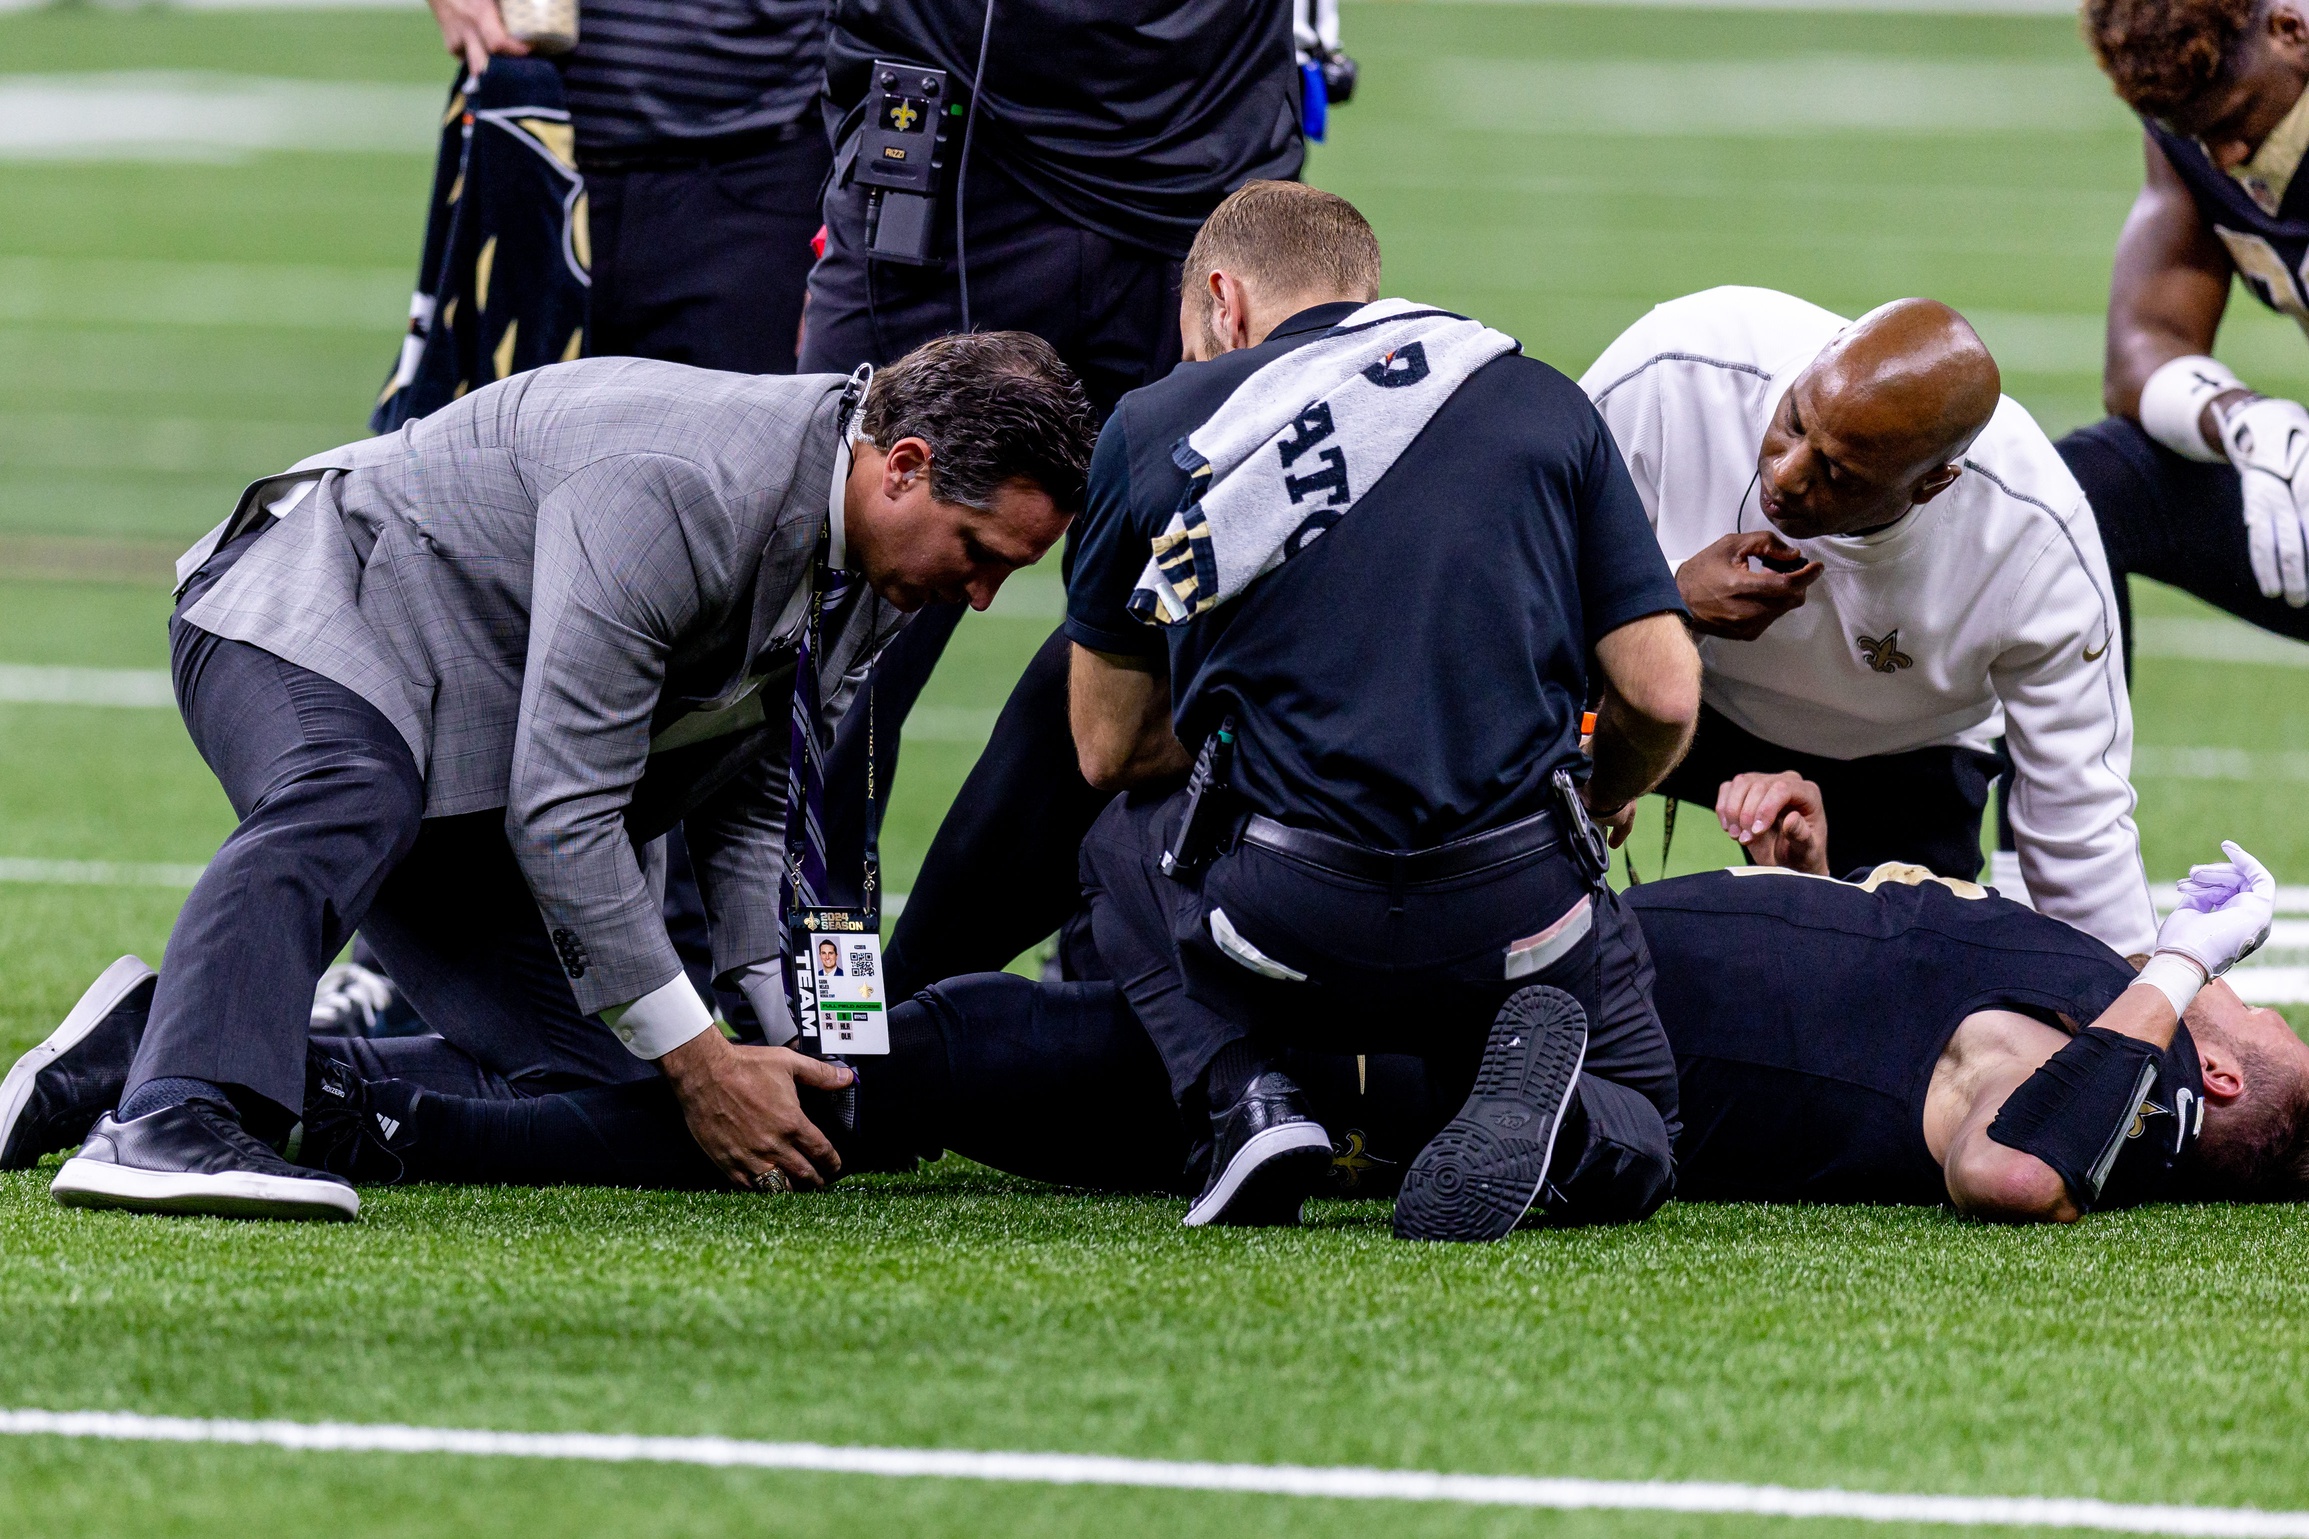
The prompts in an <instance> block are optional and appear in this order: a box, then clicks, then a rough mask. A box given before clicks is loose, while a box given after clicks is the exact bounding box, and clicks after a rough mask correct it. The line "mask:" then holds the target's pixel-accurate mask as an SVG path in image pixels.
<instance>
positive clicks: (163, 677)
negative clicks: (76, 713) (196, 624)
mask: <svg viewBox="0 0 2309 1539" xmlns="http://www.w3.org/2000/svg"><path fill="white" fill-rule="evenodd" d="M0 702H5V703H6V704H9V705H119V706H135V707H145V708H150V709H161V708H166V709H169V710H174V709H176V692H175V690H173V689H172V688H171V687H170V685H169V681H168V670H167V669H165V668H44V667H35V666H32V665H30V664H26V663H0Z"/></svg>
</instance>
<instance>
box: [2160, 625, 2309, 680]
mask: <svg viewBox="0 0 2309 1539" xmlns="http://www.w3.org/2000/svg"><path fill="white" fill-rule="evenodd" d="M2133 656H2135V657H2169V658H2178V659H2182V660H2185V661H2189V662H2201V663H2265V664H2268V665H2270V666H2272V667H2278V668H2309V644H2304V643H2302V642H2298V641H2295V640H2293V639H2292V638H2291V637H2288V636H2279V635H2277V634H2276V633H2274V632H2272V631H2265V630H2262V629H2260V628H2258V627H2257V626H2251V625H2246V624H2244V623H2242V622H2241V621H2237V620H2214V619H2203V620H2180V619H2160V618H2157V617H2155V616H2150V617H2147V618H2144V619H2141V620H2138V621H2135V622H2134V625H2133Z"/></svg>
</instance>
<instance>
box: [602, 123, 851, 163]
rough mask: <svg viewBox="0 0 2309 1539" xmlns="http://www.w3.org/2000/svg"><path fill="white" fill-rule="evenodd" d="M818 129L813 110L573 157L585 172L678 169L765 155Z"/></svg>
mask: <svg viewBox="0 0 2309 1539" xmlns="http://www.w3.org/2000/svg"><path fill="white" fill-rule="evenodd" d="M818 132H822V129H821V128H820V126H819V123H818V120H817V115H816V113H814V112H813V113H806V114H804V115H803V116H801V117H799V118H796V119H795V120H794V121H793V122H791V123H782V124H780V125H779V126H778V127H776V128H757V129H753V130H751V131H749V132H747V133H741V134H721V135H717V136H716V137H714V138H711V139H658V140H654V141H652V142H650V143H648V144H635V145H603V146H601V147H600V148H598V149H589V150H579V151H578V154H577V159H578V166H579V169H580V170H583V171H587V172H605V173H612V174H614V173H618V172H625V171H679V170H681V169H683V168H684V167H689V166H719V165H726V164H728V163H729V162H730V161H733V160H750V159H752V158H753V157H754V156H756V155H766V154H768V153H769V152H770V151H771V150H774V149H776V148H777V147H778V146H779V145H781V144H791V143H793V142H794V141H795V140H796V139H799V138H801V137H802V135H803V134H805V133H818Z"/></svg>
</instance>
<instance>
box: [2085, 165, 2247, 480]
mask: <svg viewBox="0 0 2309 1539" xmlns="http://www.w3.org/2000/svg"><path fill="white" fill-rule="evenodd" d="M2141 144H2142V151H2143V154H2144V157H2145V159H2146V161H2147V174H2146V176H2145V177H2144V178H2143V179H2142V183H2141V192H2140V196H2139V197H2137V198H2135V199H2134V200H2133V208H2132V212H2131V213H2130V214H2127V215H2126V216H2125V227H2124V230H2123V232H2122V233H2120V234H2119V235H2118V236H2117V254H2116V266H2115V271H2114V272H2113V273H2112V275H2111V276H2110V279H2109V333H2108V357H2107V361H2106V364H2105V366H2104V369H2103V373H2102V376H2101V401H2102V404H2103V405H2104V406H2106V407H2107V408H2108V411H2109V414H2110V415H2111V416H2116V417H2131V418H2133V419H2134V420H2135V421H2139V420H2140V414H2141V388H2142V387H2143V386H2144V385H2146V384H2147V383H2148V382H2149V376H2150V375H2152V374H2154V373H2156V371H2157V370H2158V369H2159V368H2161V367H2163V366H2164V365H2165V364H2168V363H2170V362H2172V361H2173V360H2174V359H2176V358H2186V357H2189V356H2192V355H2195V354H2202V353H2210V352H2211V351H2212V350H2213V339H2214V337H2215V336H2216V335H2217V334H2218V333H2219V332H2220V329H2221V315H2222V313H2223V312H2224V311H2225V310H2226V309H2227V308H2228V304H2229V280H2230V278H2231V276H2232V274H2233V272H2234V268H2233V266H2232V265H2231V263H2230V261H2229V253H2228V250H2227V249H2226V248H2225V247H2223V246H2222V244H2221V242H2220V240H2219V238H2218V237H2216V236H2215V235H2214V234H2213V232H2212V229H2211V227H2210V226H2208V225H2207V224H2206V223H2205V220H2204V216H2203V215H2201V214H2199V213H2198V212H2197V203H2196V200H2195V199H2194V198H2192V197H2190V196H2189V189H2188V186H2187V184H2185V183H2184V182H2182V180H2181V177H2180V173H2179V172H2177V171H2175V170H2174V169H2173V163H2172V162H2171V161H2169V160H2167V159H2166V158H2165V152H2164V151H2163V150H2161V149H2159V148H2158V147H2157V142H2156V140H2155V139H2153V138H2150V137H2149V136H2148V133H2147V131H2146V130H2145V129H2144V130H2143V131H2142V136H2141ZM2210 404H2211V403H2210V402H2208V403H2206V405H2207V407H2208V408H2209V406H2210ZM2202 426H2203V428H2204V429H2205V431H2204V432H2203V433H2202V435H2201V437H2200V450H2201V451H2202V450H2204V449H2205V448H2206V446H2210V445H2217V444H2218V443H2219V442H2220V430H2219V429H2218V427H2217V426H2215V425H2214V423H2213V421H2212V419H2211V418H2210V417H2209V416H2208V417H2206V418H2205V420H2204V422H2203V424H2202Z"/></svg>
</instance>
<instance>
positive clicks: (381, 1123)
mask: <svg viewBox="0 0 2309 1539" xmlns="http://www.w3.org/2000/svg"><path fill="white" fill-rule="evenodd" d="M377 1131H378V1132H380V1133H382V1134H384V1135H385V1136H386V1137H387V1138H391V1137H393V1136H394V1135H395V1134H396V1133H399V1132H400V1131H401V1124H400V1123H399V1122H398V1121H396V1120H395V1119H394V1118H391V1117H388V1116H386V1115H385V1114H384V1113H383V1112H379V1113H377Z"/></svg>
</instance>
